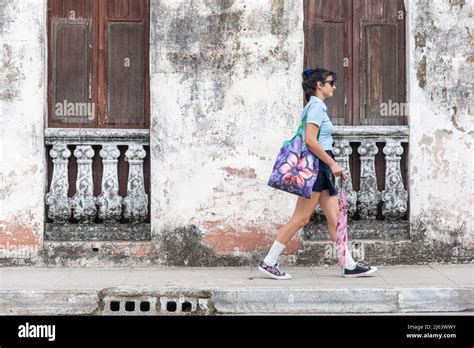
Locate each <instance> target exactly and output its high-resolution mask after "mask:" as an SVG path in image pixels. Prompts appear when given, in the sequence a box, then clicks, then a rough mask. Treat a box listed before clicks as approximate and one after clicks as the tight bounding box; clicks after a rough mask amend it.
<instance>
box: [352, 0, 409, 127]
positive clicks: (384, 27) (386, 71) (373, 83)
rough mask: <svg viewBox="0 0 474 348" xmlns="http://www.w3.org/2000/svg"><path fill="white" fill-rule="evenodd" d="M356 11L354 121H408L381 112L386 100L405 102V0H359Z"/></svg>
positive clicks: (399, 123)
mask: <svg viewBox="0 0 474 348" xmlns="http://www.w3.org/2000/svg"><path fill="white" fill-rule="evenodd" d="M352 12H353V21H354V23H353V32H354V36H353V37H354V64H355V65H354V67H355V69H354V74H353V79H354V80H353V89H354V114H355V116H356V117H354V124H355V125H357V124H362V125H403V124H406V122H407V118H406V116H387V115H381V107H382V104H383V103H385V105H387V107H389V105H393V104H395V103H397V105H399V106H401V103H404V102H405V81H406V80H405V10H404V5H403V1H401V0H356V1H353V11H352ZM390 103H391V104H390Z"/></svg>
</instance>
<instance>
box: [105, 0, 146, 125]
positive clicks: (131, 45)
mask: <svg viewBox="0 0 474 348" xmlns="http://www.w3.org/2000/svg"><path fill="white" fill-rule="evenodd" d="M99 14H100V16H99V18H100V20H101V22H100V23H99V27H100V28H101V29H100V31H99V37H100V38H99V40H100V42H99V47H100V49H99V54H102V56H101V58H100V59H99V61H100V65H99V74H100V75H101V82H102V84H103V86H104V89H103V91H104V93H103V95H102V96H101V95H99V99H100V100H101V104H102V105H101V109H102V110H103V111H104V114H105V117H104V119H103V121H102V126H103V127H114V128H118V127H119V128H148V127H149V102H148V100H149V92H148V91H149V77H148V76H149V71H148V70H149V69H148V65H149V59H148V56H149V48H148V40H149V34H148V32H149V18H148V15H149V4H148V0H107V1H105V2H104V1H101V2H100V3H99ZM101 97H102V98H101Z"/></svg>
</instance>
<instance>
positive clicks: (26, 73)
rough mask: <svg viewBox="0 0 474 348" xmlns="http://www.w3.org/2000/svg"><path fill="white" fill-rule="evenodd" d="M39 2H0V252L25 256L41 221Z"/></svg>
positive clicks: (41, 25) (41, 13)
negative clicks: (0, 42) (0, 49)
mask: <svg viewBox="0 0 474 348" xmlns="http://www.w3.org/2000/svg"><path fill="white" fill-rule="evenodd" d="M44 13H45V7H44V2H43V1H36V0H29V1H8V0H0V25H1V31H2V34H1V35H2V44H1V46H2V54H1V63H0V64H1V67H0V71H1V77H2V78H1V82H0V85H1V93H0V102H1V105H2V107H1V122H0V124H1V127H0V129H1V131H0V132H1V135H0V138H1V141H0V163H1V169H0V174H1V177H2V178H1V179H2V180H1V186H0V201H1V204H0V253H1V255H0V256H2V258H5V257H13V258H20V259H22V258H29V257H33V256H34V255H35V254H36V252H37V251H38V247H39V245H40V243H41V238H42V237H41V236H42V232H43V221H44V189H45V187H44V186H45V177H44V175H45V160H44V158H45V157H44V145H43V144H44V142H43V115H44V110H45V107H44V104H45V103H44V101H45V80H44V78H45V75H44V54H45V38H44V32H45V31H44V27H45V21H44V18H45V16H44Z"/></svg>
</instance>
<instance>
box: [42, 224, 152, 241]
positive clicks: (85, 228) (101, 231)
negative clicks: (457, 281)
mask: <svg viewBox="0 0 474 348" xmlns="http://www.w3.org/2000/svg"><path fill="white" fill-rule="evenodd" d="M44 240H45V241H114V240H115V241H149V240H151V224H149V223H140V224H67V223H66V224H54V223H47V224H45V231H44Z"/></svg>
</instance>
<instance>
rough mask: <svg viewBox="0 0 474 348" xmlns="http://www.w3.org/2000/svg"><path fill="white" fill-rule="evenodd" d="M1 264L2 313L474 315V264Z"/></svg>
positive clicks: (0, 310) (0, 308) (0, 305)
mask: <svg viewBox="0 0 474 348" xmlns="http://www.w3.org/2000/svg"><path fill="white" fill-rule="evenodd" d="M284 269H285V271H286V272H288V273H291V274H292V275H293V279H292V280H286V281H276V280H272V279H267V278H264V277H263V275H262V274H261V273H260V272H259V271H258V270H257V269H256V268H254V267H248V268H231V267H229V268H227V267H226V268H0V314H1V315H52V314H55V315H59V314H90V315H117V314H118V315H157V314H164V315H183V314H194V315H214V314H216V315H220V314H322V313H410V312H411V313H413V312H416V313H425V312H430V313H432V312H464V314H468V315H469V314H474V265H473V264H466V265H420V266H387V267H380V268H379V271H378V272H376V273H375V274H374V275H373V276H371V277H365V278H355V279H346V278H343V277H341V275H340V269H339V268H337V267H318V268H315V267H285V268H284Z"/></svg>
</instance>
